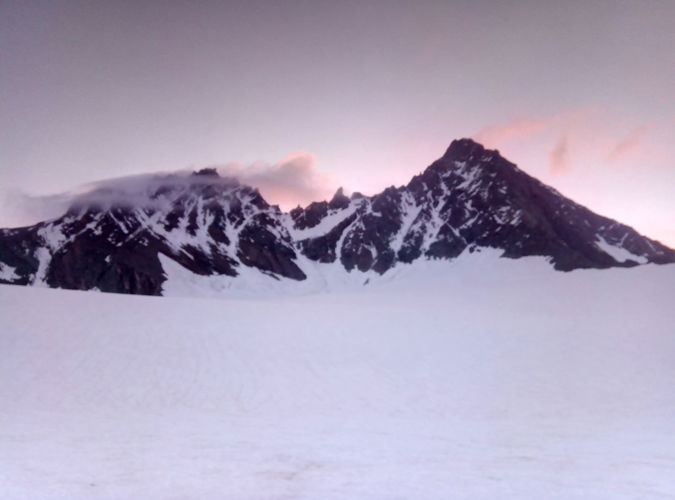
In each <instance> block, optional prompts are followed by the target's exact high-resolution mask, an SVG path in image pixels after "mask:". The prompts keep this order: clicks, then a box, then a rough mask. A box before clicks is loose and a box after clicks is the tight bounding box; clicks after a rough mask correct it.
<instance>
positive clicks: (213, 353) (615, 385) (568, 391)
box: [0, 253, 675, 500]
mask: <svg viewBox="0 0 675 500" xmlns="http://www.w3.org/2000/svg"><path fill="white" fill-rule="evenodd" d="M493 257H494V255H490V254H489V253H486V254H482V255H476V256H473V257H472V258H471V259H469V258H465V259H457V260H456V261H453V262H451V263H448V262H420V263H418V264H416V265H412V266H397V267H396V268H395V269H394V270H393V271H392V272H391V275H390V273H387V275H385V276H386V279H382V280H380V281H377V280H374V281H373V282H372V283H371V284H370V285H368V286H358V287H354V286H352V287H351V288H344V289H338V288H333V289H332V291H331V292H330V293H314V294H307V295H303V296H296V297H288V296H286V297H281V296H277V297H266V298H241V297H240V298H229V299H226V300H222V299H206V298H201V299H196V298H171V297H167V298H156V297H140V296H123V295H114V294H100V293H91V292H72V291H65V290H50V289H44V288H28V287H15V286H10V285H3V286H0V457H1V460H2V467H1V468H0V492H1V493H0V497H2V498H3V499H7V500H18V499H26V498H28V499H41V500H51V499H68V500H79V499H106V500H107V499H122V498H123V499H143V500H148V499H151V500H152V499H193V498H194V499H200V500H211V499H214V500H215V499H224V498H225V499H247V500H248V499H294V498H298V499H344V498H351V499H380V498H387V499H389V498H401V499H408V498H420V499H451V498H461V499H494V498H518V499H523V498H524V499H530V498H559V499H607V498H612V499H635V498H673V497H674V496H675V420H674V419H673V415H675V391H673V380H675V363H673V359H675V330H674V329H673V325H674V324H675V311H674V310H673V308H672V300H673V291H674V288H673V283H675V265H668V266H654V265H646V266H640V267H637V268H632V269H611V270H605V271H597V270H588V271H575V272H572V273H559V272H555V271H552V270H551V269H550V268H549V267H548V264H546V262H545V261H544V260H543V259H519V260H516V261H512V260H508V259H494V258H493ZM174 271H175V270H174ZM361 278H363V276H361ZM383 278H384V277H383ZM335 279H336V280H338V277H336V278H335ZM340 279H341V278H340Z"/></svg>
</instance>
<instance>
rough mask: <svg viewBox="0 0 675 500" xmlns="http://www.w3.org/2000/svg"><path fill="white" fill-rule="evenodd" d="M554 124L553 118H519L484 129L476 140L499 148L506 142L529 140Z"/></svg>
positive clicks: (476, 135) (478, 133) (477, 133)
mask: <svg viewBox="0 0 675 500" xmlns="http://www.w3.org/2000/svg"><path fill="white" fill-rule="evenodd" d="M552 123H553V118H518V119H515V120H511V121H508V122H505V123H496V124H492V125H488V126H486V127H483V128H482V129H480V130H479V131H478V132H476V134H474V138H475V139H476V140H477V141H478V142H480V143H482V144H484V145H486V146H488V147H499V146H501V145H503V144H504V143H505V142H509V141H514V140H521V139H527V138H529V137H531V136H532V135H534V134H536V133H538V132H542V131H544V130H546V129H547V128H549V127H550V126H551V125H552Z"/></svg>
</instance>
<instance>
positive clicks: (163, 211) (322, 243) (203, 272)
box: [0, 139, 675, 295]
mask: <svg viewBox="0 0 675 500" xmlns="http://www.w3.org/2000/svg"><path fill="white" fill-rule="evenodd" d="M481 248H483V249H485V248H489V249H498V250H499V251H500V254H501V255H503V256H504V257H508V258H520V257H526V256H533V255H537V256H544V257H547V258H548V259H549V261H550V263H551V264H552V265H553V266H554V267H555V268H556V269H558V270H563V271H569V270H573V269H584V268H609V267H630V266H636V265H639V264H645V263H657V264H665V263H670V262H675V250H672V249H670V248H667V247H665V246H664V245H661V244H660V243H658V242H657V241H653V240H650V239H649V238H646V237H644V236H641V235H640V234H638V233H637V232H636V231H634V230H633V229H631V228H630V227H628V226H625V225H622V224H620V223H618V222H616V221H613V220H611V219H608V218H606V217H602V216H600V215H597V214H594V213H593V212H591V211H590V210H588V209H587V208H585V207H582V206H580V205H578V204H577V203H575V202H573V201H572V200H569V199H567V198H565V197H564V196H562V195H561V194H560V193H558V192H557V191H555V190H554V189H552V188H550V187H548V186H545V185H544V184H542V183H541V182H539V181H537V180H536V179H534V178H532V177H530V176H529V175H527V174H526V173H525V172H523V171H521V170H519V169H518V167H516V165H514V164H512V163H510V162H509V161H507V160H506V159H504V158H502V157H501V156H500V155H499V153H498V152H497V151H491V150H486V149H485V148H483V146H481V145H480V144H477V143H475V142H474V141H471V140H469V139H462V140H458V141H453V142H452V144H451V145H450V147H449V148H448V150H447V151H446V152H445V154H444V155H443V156H442V157H441V158H440V159H439V160H437V161H435V162H434V163H433V164H432V165H430V166H429V167H428V168H427V169H426V170H424V172H423V173H421V174H420V175H418V176H415V177H414V178H413V179H412V180H411V181H410V183H408V185H406V186H401V187H398V188H395V187H390V188H387V189H385V190H384V191H383V192H382V193H379V194H376V195H374V196H371V197H366V196H362V195H359V194H354V195H352V197H351V198H347V197H346V196H345V195H344V193H343V192H342V190H338V192H337V193H336V194H335V196H334V197H333V199H332V200H331V201H330V202H326V201H323V202H317V203H312V204H310V205H309V206H307V207H305V208H304V209H303V208H301V207H298V208H296V209H294V210H292V211H290V212H289V213H283V212H282V211H281V210H280V209H279V208H278V207H277V206H274V205H269V204H268V203H267V202H266V201H265V200H264V199H263V198H262V196H261V195H260V193H259V192H258V191H256V190H254V189H252V188H250V187H248V186H243V185H240V184H239V183H238V182H237V181H236V180H233V179H227V178H221V177H220V176H219V175H218V173H217V172H216V171H215V170H214V169H204V170H201V171H199V172H194V173H183V174H172V175H164V176H161V175H159V176H140V177H134V178H128V179H121V180H117V181H114V182H107V183H102V184H101V185H100V186H99V187H98V188H97V189H95V190H93V191H92V192H89V193H87V194H85V195H82V196H81V197H80V198H78V200H77V202H76V203H74V204H73V206H72V207H71V208H70V210H69V211H68V212H67V213H66V214H64V215H63V216H62V217H59V218H57V219H55V220H50V221H45V222H42V223H39V224H36V225H35V226H31V227H26V228H17V229H0V283H12V284H19V285H42V286H50V287H54V288H67V289H80V290H90V289H97V290H101V291H106V292H122V293H135V294H147V295H159V294H162V293H167V292H168V291H170V290H173V289H174V285H173V284H172V283H171V281H172V277H175V276H180V277H181V280H183V281H185V280H186V279H187V280H188V281H192V282H193V283H196V282H200V283H204V284H207V285H208V287H207V288H208V291H209V292H212V291H213V290H215V289H217V288H218V287H221V288H223V289H224V290H226V292H227V293H229V292H230V291H231V290H235V289H236V290H249V291H250V290H253V289H256V288H257V285H258V284H264V283H271V282H272V281H281V282H284V283H285V285H283V286H277V285H273V286H272V288H275V289H282V288H286V289H288V290H293V293H296V292H301V291H302V290H307V289H315V288H316V285H317V283H322V282H332V281H334V277H336V276H341V277H340V280H342V281H349V282H356V283H362V282H364V281H366V280H368V279H370V278H369V275H370V274H377V275H384V274H387V273H391V272H393V270H395V269H396V268H397V267H401V266H404V265H405V264H410V263H413V262H417V261H423V260H429V259H441V260H446V261H451V260H452V259H455V258H457V257H458V256H460V255H462V254H464V253H465V252H472V251H475V250H476V249H481ZM345 273H350V274H354V275H355V276H351V277H347V278H344V276H343V275H344V274H345ZM188 278H189V279H188ZM343 278H344V279H343ZM266 290H267V289H266ZM197 291H198V290H197Z"/></svg>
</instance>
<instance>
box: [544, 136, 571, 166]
mask: <svg viewBox="0 0 675 500" xmlns="http://www.w3.org/2000/svg"><path fill="white" fill-rule="evenodd" d="M548 164H549V167H550V169H551V173H554V174H561V173H564V172H567V171H568V170H569V168H570V164H569V141H568V139H567V136H564V135H563V136H561V137H560V139H558V142H557V143H556V145H555V146H554V147H553V149H552V150H551V152H550V153H549V154H548Z"/></svg>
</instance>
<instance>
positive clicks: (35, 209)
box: [0, 189, 73, 227]
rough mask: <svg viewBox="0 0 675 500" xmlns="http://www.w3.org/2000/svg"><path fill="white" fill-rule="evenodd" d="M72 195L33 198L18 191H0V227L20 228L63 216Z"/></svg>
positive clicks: (63, 194) (71, 199)
mask: <svg viewBox="0 0 675 500" xmlns="http://www.w3.org/2000/svg"><path fill="white" fill-rule="evenodd" d="M72 201H73V195H72V194H67V193H62V194H55V195H47V196H33V195H30V194H27V193H24V192H23V191H20V190H18V189H2V190H0V227H22V226H29V225H31V224H35V223H36V222H40V221H43V220H47V219H52V218H54V217H58V216H59V215H61V214H63V213H64V212H65V211H66V210H68V207H69V206H70V204H71V203H72Z"/></svg>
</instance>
